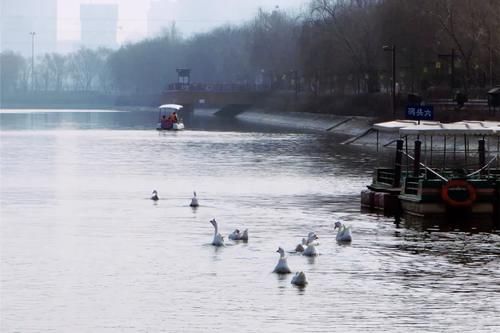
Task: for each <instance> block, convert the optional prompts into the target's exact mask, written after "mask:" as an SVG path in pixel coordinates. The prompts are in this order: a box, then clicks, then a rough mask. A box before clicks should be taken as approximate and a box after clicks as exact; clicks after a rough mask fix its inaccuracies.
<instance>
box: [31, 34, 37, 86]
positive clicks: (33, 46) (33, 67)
mask: <svg viewBox="0 0 500 333" xmlns="http://www.w3.org/2000/svg"><path fill="white" fill-rule="evenodd" d="M30 35H31V91H34V90H35V35H36V32H34V31H31V32H30Z"/></svg>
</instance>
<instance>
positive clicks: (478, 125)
mask: <svg viewBox="0 0 500 333" xmlns="http://www.w3.org/2000/svg"><path fill="white" fill-rule="evenodd" d="M373 128H374V129H376V130H379V131H384V132H394V133H396V132H397V133H399V134H400V135H402V136H403V135H429V136H430V135H437V136H439V135H440V136H446V135H450V136H452V135H477V136H500V122H498V121H459V122H454V123H441V122H437V121H421V122H420V124H418V123H417V122H416V121H413V120H395V121H388V122H383V123H377V124H374V125H373Z"/></svg>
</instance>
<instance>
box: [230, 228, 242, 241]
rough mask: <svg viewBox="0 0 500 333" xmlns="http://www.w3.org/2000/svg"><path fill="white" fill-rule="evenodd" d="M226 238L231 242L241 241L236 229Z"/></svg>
mask: <svg viewBox="0 0 500 333" xmlns="http://www.w3.org/2000/svg"><path fill="white" fill-rule="evenodd" d="M228 238H229V239H231V240H240V239H241V233H240V231H239V230H238V229H236V230H234V231H233V232H232V233H230V234H229V236H228Z"/></svg>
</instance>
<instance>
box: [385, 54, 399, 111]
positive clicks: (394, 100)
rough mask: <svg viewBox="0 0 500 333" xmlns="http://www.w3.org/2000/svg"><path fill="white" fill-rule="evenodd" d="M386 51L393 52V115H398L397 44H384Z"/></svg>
mask: <svg viewBox="0 0 500 333" xmlns="http://www.w3.org/2000/svg"><path fill="white" fill-rule="evenodd" d="M382 49H383V50H384V51H390V52H392V89H391V93H392V116H393V117H395V116H396V45H392V46H388V45H384V46H382Z"/></svg>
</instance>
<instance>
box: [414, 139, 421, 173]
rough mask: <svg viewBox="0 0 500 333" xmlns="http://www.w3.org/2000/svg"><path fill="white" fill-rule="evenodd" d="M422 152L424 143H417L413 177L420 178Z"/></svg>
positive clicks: (417, 141) (418, 141)
mask: <svg viewBox="0 0 500 333" xmlns="http://www.w3.org/2000/svg"><path fill="white" fill-rule="evenodd" d="M421 150H422V141H420V140H416V141H415V151H414V155H415V159H414V160H413V176H414V177H418V176H419V175H420V152H421Z"/></svg>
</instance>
